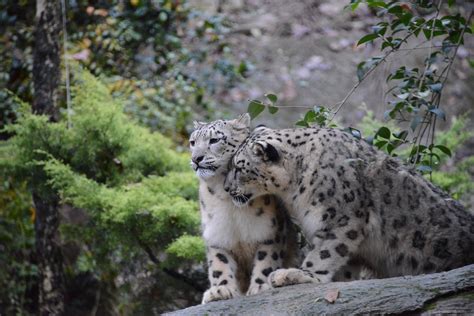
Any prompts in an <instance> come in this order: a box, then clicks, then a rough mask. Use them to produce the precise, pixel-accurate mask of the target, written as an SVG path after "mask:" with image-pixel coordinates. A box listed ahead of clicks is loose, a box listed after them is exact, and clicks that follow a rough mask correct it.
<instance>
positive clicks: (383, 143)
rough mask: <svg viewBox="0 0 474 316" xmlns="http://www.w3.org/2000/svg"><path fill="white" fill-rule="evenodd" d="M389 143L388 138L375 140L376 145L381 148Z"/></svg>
mask: <svg viewBox="0 0 474 316" xmlns="http://www.w3.org/2000/svg"><path fill="white" fill-rule="evenodd" d="M387 143H388V141H386V140H381V141H378V142H375V147H377V148H378V149H380V148H382V147H383V146H385V145H386V144H387Z"/></svg>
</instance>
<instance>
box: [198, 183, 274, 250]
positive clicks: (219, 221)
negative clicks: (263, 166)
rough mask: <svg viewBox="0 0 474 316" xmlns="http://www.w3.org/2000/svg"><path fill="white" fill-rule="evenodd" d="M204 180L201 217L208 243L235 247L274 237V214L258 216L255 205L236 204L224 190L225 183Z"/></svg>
mask: <svg viewBox="0 0 474 316" xmlns="http://www.w3.org/2000/svg"><path fill="white" fill-rule="evenodd" d="M213 182H214V183H212V182H211V181H209V182H207V183H206V182H204V181H202V180H201V183H200V187H199V197H200V199H201V220H202V222H203V230H204V231H203V237H204V239H205V241H206V243H207V244H208V245H212V246H217V247H222V248H226V249H232V248H234V247H236V246H237V245H238V244H239V243H256V242H261V241H263V240H265V239H269V238H272V237H273V233H274V229H275V228H274V227H272V215H271V214H268V213H264V214H261V215H260V216H257V215H256V214H257V212H258V210H257V209H255V208H252V207H243V208H239V207H236V206H235V205H234V204H233V203H232V200H231V198H230V196H229V195H228V193H227V192H225V191H224V190H223V182H224V179H222V182H220V181H213ZM211 192H212V193H211Z"/></svg>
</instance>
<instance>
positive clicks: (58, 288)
mask: <svg viewBox="0 0 474 316" xmlns="http://www.w3.org/2000/svg"><path fill="white" fill-rule="evenodd" d="M36 8H37V12H36V19H37V21H36V30H35V47H34V57H33V84H34V99H33V112H34V113H36V114H45V115H48V116H49V118H50V120H51V121H56V120H57V119H58V117H57V115H58V113H59V112H58V107H57V99H58V86H59V80H60V76H61V69H60V50H59V47H60V44H59V32H60V25H61V24H60V8H59V1H58V0H38V1H37V7H36ZM45 186H46V185H45V184H41V183H40V184H37V185H35V187H34V188H33V201H34V203H35V208H36V220H35V237H36V255H37V261H38V277H39V284H38V286H39V299H38V314H39V315H61V314H62V313H63V311H64V275H63V260H62V254H61V250H60V247H59V238H58V225H59V212H58V204H59V198H58V196H57V195H56V194H54V193H52V192H51V191H50V190H47V189H45Z"/></svg>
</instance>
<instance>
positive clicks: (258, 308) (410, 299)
mask: <svg viewBox="0 0 474 316" xmlns="http://www.w3.org/2000/svg"><path fill="white" fill-rule="evenodd" d="M334 298H335V300H334ZM333 300H334V301H333ZM331 301H333V302H332V303H331ZM402 313H403V314H405V313H406V314H410V315H439V314H450V315H452V314H457V315H469V314H470V315H474V264H473V265H469V266H465V267H462V268H458V269H455V270H451V271H448V272H442V273H435V274H425V275H418V276H404V277H397V278H389V279H377V280H364V281H353V282H334V283H327V284H319V285H318V284H302V285H294V286H288V287H283V288H277V289H271V290H268V291H265V292H263V293H261V294H258V295H253V296H247V297H238V298H235V299H232V300H226V301H219V302H212V303H209V304H206V305H198V306H193V307H189V308H186V309H183V310H179V311H175V312H171V313H169V314H167V315H206V314H207V315H216V314H224V315H287V314H293V315H294V314H296V315H301V314H303V315H321V314H323V315H336V314H337V315H341V314H346V315H354V314H402Z"/></svg>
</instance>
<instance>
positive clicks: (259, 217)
mask: <svg viewBox="0 0 474 316" xmlns="http://www.w3.org/2000/svg"><path fill="white" fill-rule="evenodd" d="M249 125H250V118H249V116H248V115H243V116H241V117H240V118H239V119H236V120H229V121H224V120H218V121H214V122H212V123H209V124H205V123H196V124H195V131H194V132H193V133H192V134H191V136H190V146H191V153H192V159H191V165H192V167H193V169H194V170H195V171H196V174H197V175H198V176H199V178H200V184H199V198H200V204H201V222H202V231H203V237H204V240H205V242H206V245H207V260H208V267H209V282H210V285H211V287H210V288H209V289H208V290H207V291H206V292H205V293H204V296H203V303H207V302H210V301H216V300H223V299H229V298H232V297H235V296H239V295H241V294H242V293H246V294H247V295H250V294H256V293H259V292H261V291H263V290H266V289H268V288H270V285H269V284H268V282H267V278H268V276H269V274H270V273H271V272H273V271H275V270H277V269H279V268H283V267H289V266H291V265H296V264H297V263H296V262H295V263H293V261H295V260H296V259H297V257H296V255H295V250H296V248H297V247H296V246H295V244H296V240H295V239H296V233H295V231H294V230H293V228H292V226H291V224H290V222H289V220H288V218H287V215H286V211H285V209H284V208H283V205H282V204H281V202H280V201H279V200H278V199H277V198H276V197H274V196H270V195H265V196H261V197H259V198H258V199H254V200H253V201H252V202H251V203H249V204H248V205H247V206H246V207H244V208H243V209H238V208H237V207H236V206H235V205H234V204H233V203H232V200H231V198H230V196H229V195H228V193H227V192H225V191H224V179H225V176H226V174H227V170H228V165H229V162H230V160H231V157H232V155H233V154H234V153H235V151H236V150H237V148H238V146H239V145H240V144H241V143H242V141H243V140H244V139H245V138H246V137H247V136H248V135H249V133H250V130H249ZM241 202H242V203H243V202H247V201H246V197H242V199H241Z"/></svg>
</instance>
